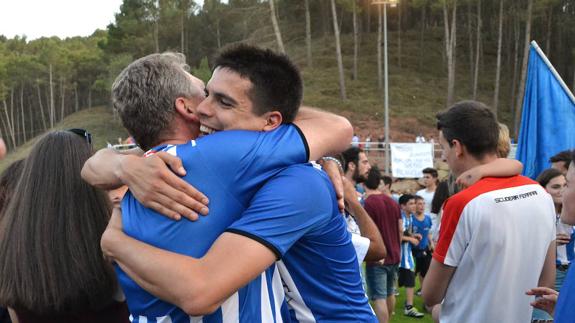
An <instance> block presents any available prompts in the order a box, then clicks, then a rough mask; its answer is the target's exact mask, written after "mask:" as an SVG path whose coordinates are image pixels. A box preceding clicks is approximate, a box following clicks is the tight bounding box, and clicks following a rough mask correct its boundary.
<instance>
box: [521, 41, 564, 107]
mask: <svg viewBox="0 0 575 323" xmlns="http://www.w3.org/2000/svg"><path fill="white" fill-rule="evenodd" d="M531 46H533V48H535V50H536V51H537V54H539V56H541V59H542V60H543V61H544V62H545V64H546V65H547V67H549V70H551V73H553V76H555V78H556V79H557V81H558V82H559V84H561V87H562V88H563V90H565V93H567V96H568V97H569V98H570V99H571V101H572V102H573V104H575V96H574V95H573V92H571V90H569V88H568V87H567V84H565V82H564V81H563V79H562V78H561V76H560V75H559V73H557V71H556V70H555V67H553V64H551V62H550V61H549V59H548V58H547V56H545V53H543V50H541V48H540V47H539V45H538V44H537V42H536V41H534V40H532V41H531Z"/></svg>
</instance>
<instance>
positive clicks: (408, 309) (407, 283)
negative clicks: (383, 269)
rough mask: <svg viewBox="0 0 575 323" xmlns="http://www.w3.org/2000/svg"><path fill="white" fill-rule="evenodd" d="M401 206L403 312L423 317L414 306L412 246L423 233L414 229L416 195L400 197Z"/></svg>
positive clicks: (400, 280) (400, 283) (400, 285)
mask: <svg viewBox="0 0 575 323" xmlns="http://www.w3.org/2000/svg"><path fill="white" fill-rule="evenodd" d="M399 206H400V207H401V222H402V232H403V233H402V235H401V261H400V263H399V279H398V286H399V287H405V306H404V309H403V314H405V315H406V316H409V317H423V313H420V312H419V311H418V310H417V309H416V308H415V307H414V306H413V298H414V294H415V293H414V288H415V261H414V259H413V253H412V248H413V246H417V245H418V244H419V241H421V234H419V233H415V232H414V231H413V214H414V213H415V196H413V195H410V194H404V195H402V196H401V197H400V198H399Z"/></svg>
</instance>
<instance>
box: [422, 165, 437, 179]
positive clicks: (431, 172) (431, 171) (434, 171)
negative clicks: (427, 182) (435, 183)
mask: <svg viewBox="0 0 575 323" xmlns="http://www.w3.org/2000/svg"><path fill="white" fill-rule="evenodd" d="M421 172H422V173H424V174H429V175H431V176H432V177H433V178H437V176H438V175H437V169H435V168H432V167H427V168H424V169H423V170H422V171H421Z"/></svg>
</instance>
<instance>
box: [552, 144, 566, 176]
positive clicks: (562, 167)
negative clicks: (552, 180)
mask: <svg viewBox="0 0 575 323" xmlns="http://www.w3.org/2000/svg"><path fill="white" fill-rule="evenodd" d="M549 162H550V163H551V168H555V169H557V170H559V171H560V172H561V173H563V174H564V175H565V174H567V169H568V168H569V164H571V152H570V151H569V150H565V151H562V152H560V153H557V154H556V155H554V156H553V157H551V158H549Z"/></svg>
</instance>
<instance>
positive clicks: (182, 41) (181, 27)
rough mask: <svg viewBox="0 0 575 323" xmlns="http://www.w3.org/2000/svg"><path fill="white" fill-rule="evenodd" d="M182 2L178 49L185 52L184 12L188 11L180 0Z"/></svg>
mask: <svg viewBox="0 0 575 323" xmlns="http://www.w3.org/2000/svg"><path fill="white" fill-rule="evenodd" d="M182 4H183V8H182V16H181V19H180V50H181V51H182V54H184V55H185V54H186V47H185V39H186V37H185V34H186V14H187V11H188V8H186V5H185V2H184V1H182Z"/></svg>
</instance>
